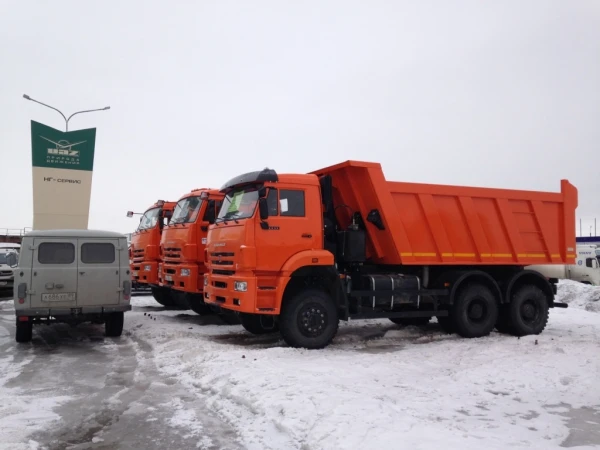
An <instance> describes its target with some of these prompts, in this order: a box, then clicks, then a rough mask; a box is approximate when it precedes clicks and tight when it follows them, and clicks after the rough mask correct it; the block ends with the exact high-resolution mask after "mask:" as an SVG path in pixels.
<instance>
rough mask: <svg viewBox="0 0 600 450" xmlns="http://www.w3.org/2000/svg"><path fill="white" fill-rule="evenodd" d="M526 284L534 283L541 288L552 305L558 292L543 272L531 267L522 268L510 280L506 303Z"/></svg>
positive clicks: (505, 296) (507, 287) (505, 298)
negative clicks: (530, 268)
mask: <svg viewBox="0 0 600 450" xmlns="http://www.w3.org/2000/svg"><path fill="white" fill-rule="evenodd" d="M524 285H533V286H536V287H538V288H540V289H541V290H542V292H543V293H544V294H546V298H547V299H548V305H549V306H550V307H552V304H553V303H554V295H555V294H556V292H555V290H554V289H553V287H552V285H551V284H550V281H548V279H547V278H546V277H545V276H543V275H542V274H541V273H539V272H536V271H535V270H529V269H525V270H521V271H520V272H518V273H516V274H515V275H514V276H513V277H512V278H511V279H510V280H509V282H508V284H507V286H506V292H505V294H504V301H505V303H509V302H510V301H511V298H512V296H513V294H514V293H515V292H516V291H517V290H518V289H519V288H520V287H522V286H524Z"/></svg>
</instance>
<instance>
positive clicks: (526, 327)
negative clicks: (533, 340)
mask: <svg viewBox="0 0 600 450" xmlns="http://www.w3.org/2000/svg"><path fill="white" fill-rule="evenodd" d="M508 313H509V314H508V315H509V318H510V331H511V334H512V335H514V336H527V335H530V334H540V333H541V332H542V331H543V330H544V328H546V324H547V323H548V299H547V298H546V294H544V292H543V291H542V290H541V289H540V288H538V287H537V286H533V285H526V286H523V287H521V288H519V289H518V290H517V291H516V292H515V293H514V295H513V296H512V299H511V302H510V303H509V304H508Z"/></svg>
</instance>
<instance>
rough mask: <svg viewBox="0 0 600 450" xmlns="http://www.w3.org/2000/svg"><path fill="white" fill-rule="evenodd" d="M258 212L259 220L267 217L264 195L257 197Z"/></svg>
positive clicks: (267, 209) (267, 211) (267, 207)
mask: <svg viewBox="0 0 600 450" xmlns="http://www.w3.org/2000/svg"><path fill="white" fill-rule="evenodd" d="M258 212H259V214H260V220H267V219H268V218H269V205H268V204H267V199H266V198H264V197H262V198H259V199H258Z"/></svg>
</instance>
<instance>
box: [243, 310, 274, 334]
mask: <svg viewBox="0 0 600 450" xmlns="http://www.w3.org/2000/svg"><path fill="white" fill-rule="evenodd" d="M240 322H242V326H243V327H244V329H245V330H246V331H247V332H249V333H252V334H267V333H274V332H276V331H279V327H278V326H277V323H275V320H274V317H273V316H268V315H266V314H247V313H242V314H240Z"/></svg>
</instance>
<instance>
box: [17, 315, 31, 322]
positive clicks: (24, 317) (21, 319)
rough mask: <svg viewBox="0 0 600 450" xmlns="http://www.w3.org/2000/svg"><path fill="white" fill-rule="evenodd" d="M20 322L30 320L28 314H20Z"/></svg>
mask: <svg viewBox="0 0 600 450" xmlns="http://www.w3.org/2000/svg"><path fill="white" fill-rule="evenodd" d="M19 322H29V317H28V316H19Z"/></svg>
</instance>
